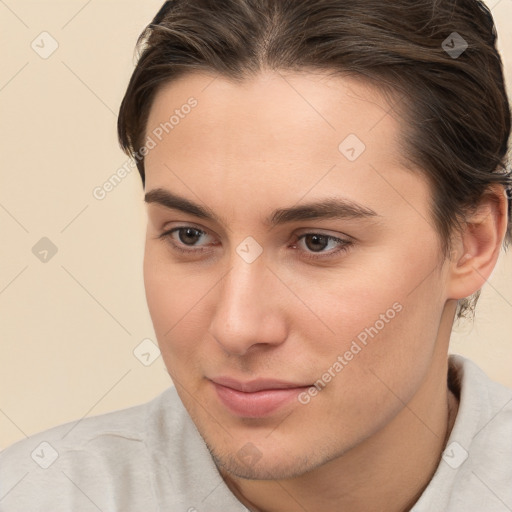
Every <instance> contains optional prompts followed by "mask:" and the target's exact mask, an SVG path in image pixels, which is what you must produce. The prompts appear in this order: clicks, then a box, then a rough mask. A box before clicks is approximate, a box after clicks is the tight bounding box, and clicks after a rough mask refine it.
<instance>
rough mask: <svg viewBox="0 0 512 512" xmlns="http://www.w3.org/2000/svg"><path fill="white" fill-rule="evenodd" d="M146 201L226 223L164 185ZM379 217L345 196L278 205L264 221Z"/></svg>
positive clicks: (270, 224)
mask: <svg viewBox="0 0 512 512" xmlns="http://www.w3.org/2000/svg"><path fill="white" fill-rule="evenodd" d="M144 201H145V202H146V203H148V204H149V203H156V204H159V205H161V206H164V207H165V208H168V209H170V210H178V211H181V212H184V213H188V214H190V215H194V216H195V217H199V218H200V219H206V220H211V221H215V222H218V223H220V224H224V225H227V222H226V220H225V219H223V218H222V217H220V216H218V215H217V214H216V213H215V212H214V211H213V210H211V209H210V208H208V207H207V206H201V205H199V204H197V203H194V202H192V201H190V200H188V199H186V198H184V197H181V196H179V195H176V194H173V193H171V192H169V191H168V190H165V189H163V188H156V189H153V190H150V191H149V192H147V193H146V194H145V196H144ZM369 217H380V215H379V214H378V213H376V212H375V211H374V210H372V209H371V208H368V207H366V206H363V205H361V204H358V203H356V202H354V201H351V200H348V199H343V198H326V199H324V200H321V201H316V202H311V203H305V204H301V205H299V206H292V207H289V208H278V209H276V210H274V211H272V212H271V213H270V215H269V216H268V217H267V218H266V219H265V221H264V222H265V225H267V226H272V227H274V226H277V225H280V224H286V223H289V222H295V221H301V220H321V219H366V218H369Z"/></svg>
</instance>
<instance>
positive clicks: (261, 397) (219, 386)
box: [211, 377, 311, 418]
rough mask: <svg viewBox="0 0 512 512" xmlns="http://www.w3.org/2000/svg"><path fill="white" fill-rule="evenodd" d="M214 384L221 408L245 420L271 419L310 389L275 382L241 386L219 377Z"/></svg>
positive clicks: (247, 383)
mask: <svg viewBox="0 0 512 512" xmlns="http://www.w3.org/2000/svg"><path fill="white" fill-rule="evenodd" d="M211 382H212V384H213V386H214V388H215V391H216V394H217V397H218V398H219V400H220V402H221V404H222V405H223V406H224V407H226V408H227V409H228V410H229V411H230V412H231V413H233V414H235V415H237V416H242V417H246V418H261V417H264V416H268V415H270V414H271V413H273V412H275V411H276V410H277V409H280V408H282V407H284V406H285V405H286V404H289V403H290V402H293V401H294V399H296V398H297V395H298V394H299V393H301V392H302V391H304V390H305V389H307V388H309V387H310V386H311V384H309V385H304V384H302V383H292V382H285V381H281V380H275V379H258V380H253V381H250V382H240V381H237V380H236V379H232V378H230V377H218V378H215V379H211ZM295 403H298V402H297V400H295Z"/></svg>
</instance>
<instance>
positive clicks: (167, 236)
mask: <svg viewBox="0 0 512 512" xmlns="http://www.w3.org/2000/svg"><path fill="white" fill-rule="evenodd" d="M184 229H193V230H194V231H196V232H197V233H199V234H201V235H207V234H208V233H206V232H205V231H203V230H202V229H199V228H195V227H193V226H178V227H176V228H172V229H170V230H168V231H165V232H163V233H162V234H161V235H159V236H158V238H159V239H161V240H165V241H167V242H169V243H170V244H171V246H172V247H173V249H175V250H177V251H178V252H181V253H183V254H197V253H202V252H207V251H208V250H207V249H183V247H182V246H180V245H178V244H177V243H176V242H175V240H174V239H173V238H172V236H171V235H172V234H173V233H174V232H175V231H180V230H184ZM312 235H320V236H321V237H323V238H326V239H327V240H328V241H329V242H331V241H333V242H339V244H340V246H339V247H338V249H336V250H334V251H331V252H328V253H312V252H306V253H305V258H306V259H309V260H313V261H314V260H321V259H324V260H326V259H330V258H334V257H335V256H338V255H339V254H341V253H345V252H347V251H348V250H349V248H350V247H351V246H352V245H353V242H351V241H349V240H343V239H341V238H336V237H334V236H331V235H325V234H322V233H304V234H302V235H300V236H298V237H297V239H296V240H295V242H294V243H293V245H294V246H295V244H297V243H298V242H299V241H300V240H302V239H303V238H305V237H306V236H312ZM317 254H319V255H317ZM326 254H327V255H326Z"/></svg>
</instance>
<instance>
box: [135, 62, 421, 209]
mask: <svg viewBox="0 0 512 512" xmlns="http://www.w3.org/2000/svg"><path fill="white" fill-rule="evenodd" d="M191 98H192V99H193V102H192V103H191ZM193 103H195V106H194V107H193V108H189V107H188V106H187V105H189V104H193ZM171 116H173V119H172V120H171ZM170 120H171V122H170ZM404 129H405V127H404V125H403V121H402V119H401V118H400V117H399V115H397V113H396V111H395V110H394V109H393V108H392V106H391V105H390V103H389V102H388V99H387V98H386V97H385V96H384V94H382V92H381V91H379V90H378V89H376V88H375V87H372V86H370V85H369V84H367V83H365V82H364V81H362V80H359V79H355V78H349V77H340V76H337V77H333V76H328V75H326V74H319V73H305V72H304V73H300V74H297V73H295V74H290V73H283V72H268V73H261V74H260V75H258V76H257V77H254V78H251V79H247V80H244V81H243V82H240V83H235V82H232V81H229V80H227V79H225V78H223V77H220V76H216V75H207V74H199V73H193V74H186V75H183V76H182V77H180V78H179V79H178V80H176V81H173V82H171V83H169V84H166V85H165V86H163V87H161V89H160V90H159V91H158V93H157V94H156V96H155V99H154V101H153V104H152V107H151V110H150V114H149V117H148V123H147V127H146V137H148V138H151V139H153V142H154V147H153V149H151V150H150V151H149V153H148V154H147V156H146V159H145V168H146V190H151V189H152V188H156V187H163V188H167V189H174V190H179V192H180V194H181V195H185V196H188V197H189V198H193V197H194V196H197V197H200V198H201V199H202V200H204V201H205V202H207V203H208V204H209V205H210V206H211V207H212V208H213V209H217V208H218V209H222V208H224V211H226V208H227V207H229V206H230V205H231V206H232V208H235V204H234V202H235V200H236V201H240V203H239V205H240V204H242V203H244V204H245V205H246V206H248V207H249V206H251V205H253V204H254V205H256V204H259V205H260V206H261V207H262V205H267V204H268V206H269V207H270V206H272V207H276V206H281V205H282V204H283V202H287V203H290V202H293V203H295V202H298V201H300V200H301V198H305V197H306V196H307V199H309V200H312V199H314V198H315V195H317V196H319V197H323V196H324V195H325V193H326V192H332V191H337V192H339V193H340V194H341V195H343V196H345V197H348V198H350V199H351V200H353V201H357V202H360V203H363V204H366V205H368V206H369V207H372V206H371V205H372V203H373V204H375V205H377V203H378V202H379V201H380V202H382V197H386V196H387V197H388V199H389V206H390V207H392V206H393V202H395V203H396V201H397V194H398V195H401V192H400V191H399V190H398V189H400V188H404V187H405V188H407V189H409V190H408V194H410V196H411V200H412V201H414V200H415V199H414V195H415V194H419V195H418V197H417V200H418V201H419V202H420V203H421V202H422V200H423V199H424V197H423V196H424V195H425V187H426V183H425V182H424V180H423V179H422V177H421V174H420V173H418V172H411V169H409V168H406V167H405V166H404V160H405V159H404V156H403V154H401V152H400V149H399V139H400V135H401V133H402V130H404ZM397 180H398V182H399V183H398V182H397ZM256 196H257V199H256ZM239 205H238V206H239ZM409 208H410V205H409Z"/></svg>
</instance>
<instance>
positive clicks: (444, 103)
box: [118, 0, 511, 478]
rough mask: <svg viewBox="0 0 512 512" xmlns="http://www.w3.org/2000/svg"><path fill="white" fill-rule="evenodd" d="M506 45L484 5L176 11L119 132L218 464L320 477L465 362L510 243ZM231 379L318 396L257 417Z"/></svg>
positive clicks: (179, 377)
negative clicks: (483, 293)
mask: <svg viewBox="0 0 512 512" xmlns="http://www.w3.org/2000/svg"><path fill="white" fill-rule="evenodd" d="M228 20H229V22H228ZM454 32H456V33H457V35H453V33H454ZM462 43H464V45H465V44H467V47H465V46H461V44H462ZM495 43H496V34H495V30H494V25H493V21H492V17H491V15H490V13H489V11H488V10H487V9H486V8H485V7H484V6H483V5H482V4H481V3H480V2H478V1H476V0H464V1H462V2H460V1H459V2H455V1H453V0H446V1H440V2H439V1H434V0H421V1H418V2H414V3H413V4H412V5H411V2H409V1H406V0H400V1H396V0H394V1H383V0H379V1H373V0H372V1H368V2H364V4H362V3H361V2H357V1H352V0H348V1H344V2H340V1H335V0H325V1H323V0H314V1H313V0H312V1H300V2H299V1H284V2H283V1H275V0H242V1H235V0H233V1H231V0H227V1H225V2H213V1H209V0H189V1H181V0H176V1H171V2H166V3H165V4H164V6H163V7H162V9H161V10H160V12H159V13H158V14H157V16H156V17H155V19H154V20H153V22H152V23H151V24H150V25H149V26H148V27H147V28H146V30H145V31H144V32H143V34H142V35H141V38H140V40H139V44H140V47H141V55H140V58H139V60H138V63H137V67H136V69H135V71H134V73H133V76H132V78H131V80H130V83H129V86H128V90H127V92H126V95H125V97H124V99H123V102H122V105H121V110H120V115H119V124H118V127H119V138H120V142H121V145H122V147H123V148H124V150H125V151H126V152H127V153H128V154H130V155H132V156H133V157H134V159H135V160H136V162H137V166H138V169H139V172H140V175H141V177H142V183H143V186H144V188H145V193H146V200H147V202H148V230H147V239H146V249H145V260H144V277H145V286H146V295H147V299H148V306H149V310H150V314H151V317H152V320H153V324H154V327H155V333H156V336H157V339H158V342H159V345H160V348H161V351H162V355H163V358H164V361H165V364H166V366H167V368H168V370H169V373H170V374H171V376H172V378H173V380H174V383H175V384H176V388H177V391H178V393H179V394H180V397H181V399H182V401H183V403H184V405H185V407H186V408H187V410H188V411H189V413H190V415H191V416H192V418H193V419H194V422H195V423H196V425H197V427H198V429H199V431H200V433H201V435H202V436H203V438H204V439H205V441H206V443H207V444H208V446H209V448H210V450H211V452H212V455H214V457H215V459H216V461H217V462H218V463H219V465H223V466H224V467H226V468H227V469H228V470H229V471H232V472H233V473H235V474H238V475H240V476H243V477H247V478H284V477H287V476H292V475H294V474H299V473H302V472H305V471H308V470H311V469H313V468H314V467H317V466H319V465H320V464H322V463H325V462H326V461H328V460H331V459H333V458H335V457H337V456H339V455H341V454H343V453H345V452H347V451H348V450H350V449H351V448H353V447H354V446H356V445H357V444H358V443H360V442H361V441H362V440H363V439H365V438H367V437H368V436H371V435H372V434H373V433H375V432H377V431H378V430H379V429H382V428H383V427H384V426H385V425H386V424H387V423H388V422H389V421H391V419H392V418H393V417H394V416H395V415H396V414H398V412H399V410H400V407H403V405H401V404H397V401H396V398H395V397H394V396H393V395H392V394H390V393H389V389H388V388H391V389H394V390H396V392H397V394H399V396H401V397H402V399H403V400H404V401H406V400H407V398H411V397H412V396H414V394H415V393H416V392H417V390H418V389H419V388H420V387H421V385H422V382H423V381H424V380H425V378H426V376H427V375H428V374H429V371H430V369H431V367H432V364H433V361H434V360H435V361H438V360H440V359H439V354H442V353H443V352H444V354H446V349H447V346H446V344H447V339H446V337H445V339H442V340H440V337H439V332H440V331H442V329H440V326H446V325H449V326H451V323H452V322H453V319H454V317H455V316H456V315H458V316H461V315H463V314H464V312H465V311H467V310H468V308H470V305H471V303H474V302H475V298H476V297H477V296H478V291H479V290H480V288H481V286H482V285H483V283H484V282H485V279H486V278H487V277H488V276H489V275H490V273H491V271H492V269H493V268H494V265H495V263H496V259H497V257H498V253H499V249H500V247H501V245H502V243H504V244H506V242H507V241H509V240H510V236H511V229H510V223H509V220H508V218H507V212H509V211H510V203H509V201H508V198H507V195H506V190H505V188H506V187H508V186H510V183H511V176H510V173H509V172H508V171H507V169H506V153H507V142H508V137H509V134H510V108H509V104H508V100H507V95H506V92H505V88H504V80H503V74H502V64H501V59H500V57H499V54H498V53H497V51H496V47H495ZM462 49H464V51H463V52H462V53H459V52H457V50H462ZM443 332H444V331H443ZM340 357H341V358H340ZM219 376H230V377H233V378H235V379H238V380H240V381H249V380H253V379H255V378H260V377H263V378H277V379H280V380H284V381H288V382H292V383H294V384H297V385H302V386H313V385H315V384H316V387H315V389H317V392H316V393H315V392H310V391H308V392H306V393H305V394H302V395H300V396H299V399H298V400H297V401H295V402H294V403H293V404H292V403H289V404H287V405H285V406H284V407H282V408H280V409H279V410H278V411H276V412H275V413H272V414H269V415H265V416H264V417H241V416H239V415H236V414H234V413H233V412H232V411H229V410H227V409H226V408H225V407H224V406H223V405H222V404H221V403H220V402H219V399H218V397H217V395H216V392H215V389H214V386H213V385H212V382H211V380H210V379H214V378H217V377H219ZM376 376H379V378H377V377H376ZM382 381H384V382H386V383H387V387H386V386H383V385H382ZM328 415H329V416H330V418H331V419H332V422H326V421H325V419H326V418H327V416H328ZM319 425H321V426H320V427H319ZM340 426H341V427H340ZM269 432H271V435H270V434H269ZM244 446H245V447H247V446H249V447H250V448H249V449H252V450H257V453H258V457H260V456H261V457H262V462H263V463H260V464H249V465H247V464H246V463H245V462H244V461H243V460H242V459H243V457H240V449H243V447H244ZM254 447H257V448H256V449H255V448H254ZM245 449H246V450H247V449H248V448H245ZM242 454H243V452H242ZM253 455H254V454H253ZM258 457H256V458H258Z"/></svg>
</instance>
